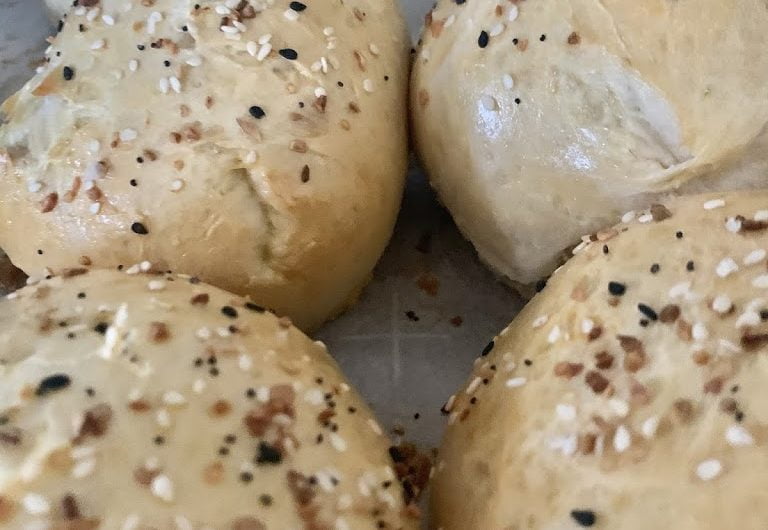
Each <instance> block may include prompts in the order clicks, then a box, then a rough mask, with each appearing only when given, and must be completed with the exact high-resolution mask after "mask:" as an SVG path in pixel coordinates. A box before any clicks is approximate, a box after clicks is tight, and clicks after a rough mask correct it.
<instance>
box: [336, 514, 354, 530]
mask: <svg viewBox="0 0 768 530" xmlns="http://www.w3.org/2000/svg"><path fill="white" fill-rule="evenodd" d="M333 526H334V529H333V530H350V526H349V524H348V523H347V522H346V521H345V520H344V518H343V517H337V518H336V521H334V523H333Z"/></svg>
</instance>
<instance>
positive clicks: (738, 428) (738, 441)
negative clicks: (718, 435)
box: [725, 424, 755, 447]
mask: <svg viewBox="0 0 768 530" xmlns="http://www.w3.org/2000/svg"><path fill="white" fill-rule="evenodd" d="M725 439H726V441H727V442H728V444H729V445H730V446H732V447H747V446H750V445H754V443H755V439H754V438H753V437H752V435H751V434H750V433H749V431H747V429H745V428H744V427H743V426H742V425H739V424H734V425H731V426H729V427H728V428H727V429H726V431H725Z"/></svg>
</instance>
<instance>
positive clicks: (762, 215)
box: [754, 210, 768, 221]
mask: <svg viewBox="0 0 768 530" xmlns="http://www.w3.org/2000/svg"><path fill="white" fill-rule="evenodd" d="M754 219H755V221H768V210H758V211H756V212H755V215H754Z"/></svg>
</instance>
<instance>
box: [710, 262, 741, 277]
mask: <svg viewBox="0 0 768 530" xmlns="http://www.w3.org/2000/svg"><path fill="white" fill-rule="evenodd" d="M737 270H739V266H738V265H737V264H736V262H735V261H733V258H724V259H722V260H720V263H718V264H717V268H716V269H715V273H716V274H717V275H718V276H719V277H721V278H726V277H728V276H730V275H731V274H732V273H734V272H736V271H737Z"/></svg>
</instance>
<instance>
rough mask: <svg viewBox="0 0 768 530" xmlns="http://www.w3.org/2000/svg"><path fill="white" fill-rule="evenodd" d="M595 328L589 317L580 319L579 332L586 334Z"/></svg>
mask: <svg viewBox="0 0 768 530" xmlns="http://www.w3.org/2000/svg"><path fill="white" fill-rule="evenodd" d="M594 328H595V322H594V321H593V320H592V319H591V318H585V319H584V320H582V321H581V332H582V333H584V334H585V335H588V334H589V333H590V332H591V331H592V330H593V329H594Z"/></svg>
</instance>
